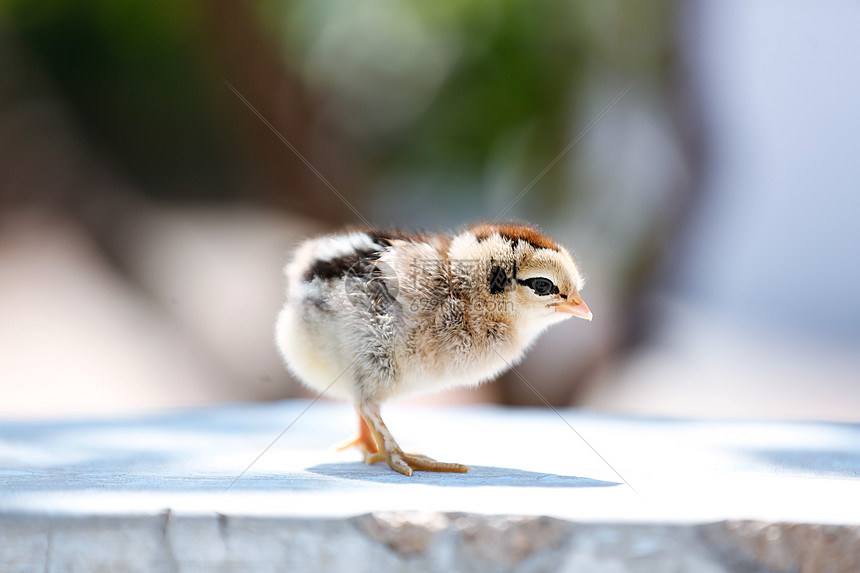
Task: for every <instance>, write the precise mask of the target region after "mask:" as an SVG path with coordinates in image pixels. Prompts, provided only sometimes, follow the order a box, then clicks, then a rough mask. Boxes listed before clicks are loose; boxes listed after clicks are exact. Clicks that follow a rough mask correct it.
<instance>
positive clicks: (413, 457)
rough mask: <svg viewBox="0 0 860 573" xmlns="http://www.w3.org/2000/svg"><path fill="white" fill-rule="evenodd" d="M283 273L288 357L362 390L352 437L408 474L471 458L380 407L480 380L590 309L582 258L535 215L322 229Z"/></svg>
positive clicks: (329, 383) (338, 385) (351, 390)
mask: <svg viewBox="0 0 860 573" xmlns="http://www.w3.org/2000/svg"><path fill="white" fill-rule="evenodd" d="M285 272H286V275H287V301H286V303H285V305H284V308H283V310H281V312H280V315H279V316H278V321H277V327H276V342H277V345H278V348H279V349H280V351H281V354H282V355H283V358H284V361H285V362H286V364H287V366H288V367H289V369H290V370H291V371H292V372H293V373H295V375H296V376H297V377H298V378H299V379H300V380H302V381H303V382H304V383H305V384H307V385H308V386H309V387H311V388H313V389H315V390H318V391H320V392H325V393H326V394H327V395H332V396H336V397H340V398H343V399H346V400H351V401H353V402H354V403H355V404H356V406H357V409H358V415H359V434H358V437H357V438H355V439H354V440H353V441H352V442H350V443H349V444H348V445H352V446H357V447H358V448H359V449H360V450H361V451H362V452H363V453H364V459H365V462H366V463H368V464H372V463H376V462H378V461H382V460H385V461H386V462H387V463H388V465H389V466H390V467H391V468H392V469H394V470H396V471H398V472H400V473H402V474H405V475H412V472H413V470H427V471H440V472H465V471H466V470H467V469H468V468H467V467H466V466H464V465H461V464H454V463H444V462H438V461H436V460H434V459H432V458H429V457H427V456H422V455H418V454H408V453H405V452H403V450H401V449H400V446H398V445H397V442H396V441H395V440H394V438H393V437H392V435H391V433H390V432H389V430H388V428H387V427H386V426H385V423H383V421H382V417H381V416H380V405H381V404H382V403H383V402H384V401H386V400H389V399H391V398H396V397H401V396H409V395H414V394H419V393H423V392H429V391H436V390H441V389H444V388H450V387H454V386H474V385H477V384H479V383H481V382H483V381H485V380H489V379H491V378H493V377H495V376H496V375H498V374H499V373H500V372H502V371H504V370H505V369H507V368H509V367H510V366H511V365H512V364H513V363H516V362H517V361H519V360H520V358H521V357H522V355H523V353H524V351H525V349H526V348H527V347H528V346H529V345H530V344H531V343H532V341H534V340H535V338H536V337H537V336H538V335H539V334H540V333H541V332H542V331H543V330H544V329H545V328H547V327H548V326H549V325H551V324H554V323H556V322H560V321H562V320H564V319H566V318H569V317H571V316H578V317H580V318H585V319H587V320H591V311H589V310H588V306H586V304H585V303H584V302H583V300H582V297H581V296H580V295H579V291H580V290H582V286H583V278H582V275H581V273H580V272H579V269H578V268H577V265H576V262H575V261H574V260H573V257H572V256H571V255H570V253H568V251H567V250H565V249H564V247H562V246H560V245H558V244H557V243H556V242H555V241H553V240H552V239H550V238H548V237H546V236H544V235H542V234H540V233H539V232H538V231H537V230H535V229H534V228H532V227H529V226H526V225H514V224H503V225H494V224H481V225H477V226H474V227H472V228H470V229H467V230H465V231H463V232H461V233H458V234H454V235H447V234H428V235H424V234H407V233H401V232H391V233H382V232H377V231H353V232H348V233H344V234H339V235H330V236H325V237H319V238H315V239H310V240H308V241H306V242H304V243H303V244H302V245H301V246H299V248H298V249H297V250H296V253H295V256H294V258H293V260H292V262H290V263H289V264H288V265H287V267H286V269H285Z"/></svg>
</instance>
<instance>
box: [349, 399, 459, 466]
mask: <svg viewBox="0 0 860 573" xmlns="http://www.w3.org/2000/svg"><path fill="white" fill-rule="evenodd" d="M358 414H359V418H360V419H361V425H360V427H359V438H358V439H357V440H358V443H357V445H358V447H359V449H361V450H362V451H363V452H364V463H366V464H375V463H377V462H381V461H385V462H386V463H388V466H389V467H390V468H391V469H393V470H394V471H396V472H400V473H402V474H403V475H406V476H411V475H412V472H413V471H427V472H452V473H465V472H467V471H469V468H468V467H467V466H464V465H463V464H454V463H447V462H440V461H436V460H434V459H433V458H431V457H428V456H424V455H421V454H407V453H406V452H404V451H403V450H402V449H400V446H398V445H397V442H396V441H395V440H394V436H392V435H391V432H389V431H388V428H387V427H386V426H385V422H383V421H382V417H381V416H380V414H379V406H378V405H377V404H373V403H362V404H360V405H359V407H358ZM365 428H366V429H367V430H368V431H369V432H370V434H371V435H372V436H371V437H372V438H373V440H372V441H373V444H374V445H375V446H376V447H377V449H376V451H373V452H370V451H367V449H366V446H365V445H364V442H363V441H361V436H362V432H363V431H364V429H365Z"/></svg>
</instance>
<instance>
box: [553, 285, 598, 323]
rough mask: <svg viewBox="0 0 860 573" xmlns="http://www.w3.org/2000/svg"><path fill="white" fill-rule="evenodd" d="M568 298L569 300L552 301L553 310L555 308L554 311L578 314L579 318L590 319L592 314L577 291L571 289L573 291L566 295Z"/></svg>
mask: <svg viewBox="0 0 860 573" xmlns="http://www.w3.org/2000/svg"><path fill="white" fill-rule="evenodd" d="M568 299H569V300H564V301H561V302H556V303H553V304H552V306H553V307H554V308H553V310H555V312H563V313H565V314H572V315H573V316H578V317H579V318H584V319H585V320H591V318H592V316H593V315H592V314H591V311H590V310H589V309H588V305H587V304H585V301H584V300H582V297H581V296H580V295H579V293H578V292H576V291H573V293H572V294H571V295H570V296H569V297H568Z"/></svg>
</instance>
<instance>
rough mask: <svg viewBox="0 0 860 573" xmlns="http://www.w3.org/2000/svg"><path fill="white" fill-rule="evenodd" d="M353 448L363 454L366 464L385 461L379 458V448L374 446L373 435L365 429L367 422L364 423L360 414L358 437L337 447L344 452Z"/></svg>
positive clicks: (368, 429)
mask: <svg viewBox="0 0 860 573" xmlns="http://www.w3.org/2000/svg"><path fill="white" fill-rule="evenodd" d="M353 446H355V447H356V448H358V449H359V451H361V453H362V454H364V462H365V463H367V464H374V463H376V462H378V461H381V460H384V459H385V457H384V456H383V457H379V446H377V445H376V439H375V438H374V437H373V433H372V432H371V431H370V428H368V427H367V422H365V421H364V418H362V417H361V414H360V413H359V415H358V435H357V436H356V437H355V438H353V439H351V440H349V441H348V442H345V443H343V444H341V445H339V446H337V449H338V450H345V449H347V448H351V447H353Z"/></svg>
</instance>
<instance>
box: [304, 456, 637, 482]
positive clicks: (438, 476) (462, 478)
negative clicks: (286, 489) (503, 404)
mask: <svg viewBox="0 0 860 573" xmlns="http://www.w3.org/2000/svg"><path fill="white" fill-rule="evenodd" d="M307 471H309V472H311V473H314V474H318V475H322V476H326V477H331V478H338V479H345V480H354V481H369V482H376V483H397V484H405V483H416V484H422V485H436V486H446V487H487V486H497V487H611V486H616V485H621V484H620V483H618V482H612V481H603V480H597V479H591V478H586V477H577V476H565V475H559V474H553V473H540V472H530V471H526V470H518V469H514V468H499V467H494V466H471V467H470V468H469V471H468V472H467V473H464V474H457V473H440V472H422V471H419V472H415V473H414V474H413V475H412V476H411V477H407V476H404V475H401V474H399V473H397V472H395V471H393V470H392V469H390V468H389V467H388V466H386V465H385V464H383V463H378V464H375V465H372V466H367V465H364V464H362V463H361V462H344V463H333V464H319V465H316V466H313V467H311V468H308V469H307Z"/></svg>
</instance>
